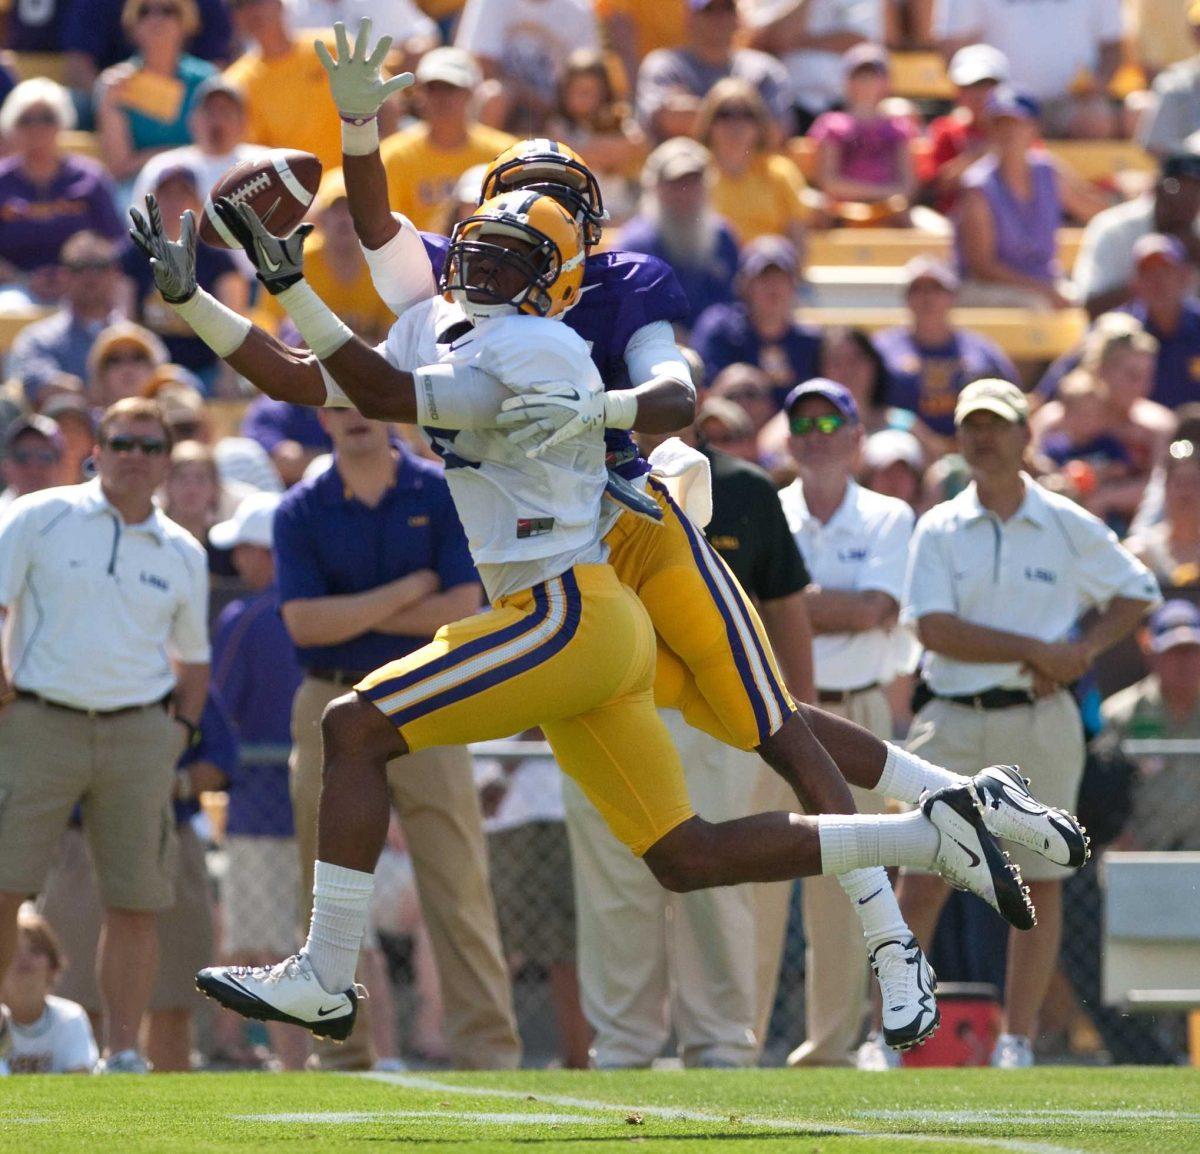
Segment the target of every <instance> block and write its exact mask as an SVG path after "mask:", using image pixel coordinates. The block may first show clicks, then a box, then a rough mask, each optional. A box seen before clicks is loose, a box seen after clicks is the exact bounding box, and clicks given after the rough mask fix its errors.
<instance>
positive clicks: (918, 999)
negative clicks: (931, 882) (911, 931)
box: [870, 937, 941, 1050]
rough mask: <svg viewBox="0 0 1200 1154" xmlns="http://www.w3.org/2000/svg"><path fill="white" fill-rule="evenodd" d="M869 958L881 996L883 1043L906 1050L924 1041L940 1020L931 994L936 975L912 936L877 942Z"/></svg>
mask: <svg viewBox="0 0 1200 1154" xmlns="http://www.w3.org/2000/svg"><path fill="white" fill-rule="evenodd" d="M870 957H871V969H873V970H874V971H875V977H876V978H878V979H879V989H880V991H881V993H882V994H883V1040H884V1041H885V1042H886V1043H887V1044H888V1045H889V1046H891V1047H892V1048H893V1049H896V1050H907V1049H908V1048H909V1047H910V1046H915V1045H916V1044H917V1043H918V1042H920V1041H923V1040H924V1039H925V1038H928V1037H929V1035H930V1034H932V1033H933V1031H934V1030H936V1029H937V1026H938V1022H939V1021H940V1020H941V1018H940V1015H939V1013H938V1007H937V999H936V998H935V997H934V993H933V992H934V990H936V989H937V976H936V975H935V974H934V972H933V967H932V966H931V965H930V964H929V962H928V961H926V959H925V955H924V954H923V953H922V952H921V947H920V946H918V945H917V939H916V938H913V937H910V938H908V939H907V940H906V941H904V940H901V939H899V938H894V939H892V940H891V941H887V942H881V943H880V944H879V945H878V946H876V947H875V948H874V949H873V950H872V951H871V955H870Z"/></svg>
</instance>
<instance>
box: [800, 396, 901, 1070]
mask: <svg viewBox="0 0 1200 1154" xmlns="http://www.w3.org/2000/svg"><path fill="white" fill-rule="evenodd" d="M784 408H785V412H786V413H787V417H788V425H789V431H790V437H789V440H788V449H789V451H790V453H791V456H792V459H793V460H794V461H795V462H796V467H797V470H798V471H799V474H800V475H799V478H798V479H797V480H796V481H794V482H792V484H791V485H789V486H788V487H787V488H786V489H784V490H783V492H782V493H780V494H779V500H780V502H781V503H782V505H783V511H784V514H785V516H786V517H787V521H788V527H789V528H790V529H791V531H792V536H793V537H794V538H795V540H796V544H797V545H798V546H799V548H800V552H801V554H802V555H803V557H804V562H805V564H806V565H807V566H808V571H809V573H810V574H811V576H812V584H810V585H809V586H808V587H807V588H806V589H805V591H804V600H805V604H806V606H807V607H808V615H809V618H810V619H811V621H812V630H813V679H814V681H815V682H816V686H817V702H818V703H819V704H820V706H821V708H822V709H826V710H828V711H829V712H831V713H836V714H838V715H839V716H840V717H845V718H848V719H849V720H850V721H853V722H856V723H857V724H859V725H861V726H863V727H864V728H866V729H869V730H870V731H871V732H872V733H873V734H875V736H876V737H879V738H882V739H883V740H891V738H892V736H893V734H892V712H891V709H890V708H889V706H888V702H887V698H886V697H885V695H884V690H883V687H884V686H885V685H887V683H888V682H889V681H891V680H892V678H893V677H895V676H896V674H897V673H899V672H908V670H907V669H904V670H902V669H901V668H900V666H901V664H903V662H904V660H905V659H906V658H907V656H908V654H909V653H910V652H912V649H913V646H912V643H911V639H909V638H908V637H907V635H902V631H901V630H900V629H899V626H898V625H897V618H898V617H899V613H900V597H901V594H902V592H903V589H904V572H905V568H906V567H907V564H908V543H909V538H910V537H911V535H912V528H913V513H912V510H911V509H910V508H909V507H908V506H907V505H906V504H905V503H904V502H903V501H899V500H897V499H896V498H895V497H885V496H884V495H883V494H882V493H873V492H871V490H870V489H864V488H863V487H862V486H861V485H859V484H857V483H856V482H855V480H854V471H855V469H856V468H857V466H858V462H859V457H860V454H861V451H862V443H863V428H862V424H861V422H860V421H859V416H858V408H857V406H856V405H855V403H854V398H853V397H852V396H851V395H850V393H849V391H848V390H846V389H845V388H843V387H842V386H841V385H839V384H836V383H835V382H833V381H829V380H825V379H824V378H820V377H818V378H816V379H814V380H811V381H805V382H804V383H803V384H800V385H797V386H796V388H794V389H793V390H792V391H791V393H790V394H789V395H788V397H787V400H786V402H785V406H784ZM850 792H851V793H852V794H853V795H854V802H855V805H856V806H857V807H858V811H859V813H882V812H883V808H884V807H883V799H882V798H880V797H879V796H878V795H877V794H873V793H868V792H867V791H866V790H862V789H856V788H855V787H853V786H851V788H850ZM802 885H803V903H804V932H805V938H806V940H807V943H808V953H807V964H806V968H805V999H804V1006H805V1018H806V1025H807V1037H806V1039H805V1041H804V1043H803V1044H802V1045H801V1046H799V1047H798V1048H797V1049H796V1050H794V1051H793V1052H792V1054H791V1055H790V1056H789V1058H788V1065H791V1066H796V1065H805V1066H847V1065H850V1064H851V1062H852V1058H851V1048H852V1047H853V1046H854V1045H855V1044H856V1043H857V1042H858V1036H859V1033H860V1032H861V1029H862V1024H863V1019H864V1017H865V1016H866V1012H867V1006H868V1001H867V992H868V969H867V965H866V962H865V961H864V960H862V959H863V958H864V955H863V927H862V925H861V923H860V922H859V920H858V918H857V916H856V915H855V911H854V909H853V908H852V906H851V903H850V899H849V898H848V897H847V896H846V893H845V891H844V890H843V889H842V887H841V886H840V885H839V884H838V880H837V878H833V877H828V878H805V879H804V882H803V883H802Z"/></svg>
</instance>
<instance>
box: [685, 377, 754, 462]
mask: <svg viewBox="0 0 1200 1154" xmlns="http://www.w3.org/2000/svg"><path fill="white" fill-rule="evenodd" d="M742 372H745V373H746V374H747V377H746V378H742V379H740V380H739V379H738V377H739V375H740V374H741V373H742ZM727 373H728V374H730V375H729V376H728V377H726V381H725V384H726V385H727V386H728V387H729V388H730V389H731V390H733V389H735V388H737V389H740V391H739V392H738V396H742V397H745V396H746V395H747V394H748V393H749V392H750V391H751V386H750V385H749V383H748V381H752V380H753V378H752V377H750V376H749V374H752V373H757V370H756V369H753V368H751V367H750V366H749V365H730V366H729V369H728V370H727ZM718 379H719V378H718ZM759 395H760V396H761V395H762V394H761V392H760V394H759ZM695 427H696V433H697V435H698V436H699V438H700V440H701V441H703V442H704V444H706V445H708V446H710V447H711V448H713V449H719V450H720V451H721V452H722V453H725V454H726V455H727V456H730V457H736V458H737V459H738V460H739V461H748V462H749V463H750V464H752V465H757V464H758V429H757V428H756V427H755V424H754V418H753V417H751V416H750V413H749V412H748V411H747V408H746V407H745V406H744V405H743V404H742V403H741V402H740V401H735V400H732V399H731V398H730V397H729V396H727V395H723V394H721V395H717V396H710V397H709V398H708V400H706V401H705V402H704V404H702V405H701V406H700V407H699V408H698V409H697V410H696V421H695Z"/></svg>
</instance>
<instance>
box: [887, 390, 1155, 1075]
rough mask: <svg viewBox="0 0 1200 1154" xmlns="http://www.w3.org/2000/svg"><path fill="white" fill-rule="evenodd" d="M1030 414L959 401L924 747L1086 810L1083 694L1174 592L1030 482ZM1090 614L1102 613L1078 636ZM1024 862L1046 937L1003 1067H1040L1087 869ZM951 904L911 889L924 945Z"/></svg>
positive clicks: (1012, 970)
mask: <svg viewBox="0 0 1200 1154" xmlns="http://www.w3.org/2000/svg"><path fill="white" fill-rule="evenodd" d="M1028 414H1029V408H1028V404H1027V402H1026V400H1025V397H1024V395H1023V394H1022V393H1021V391H1020V389H1018V388H1017V387H1016V386H1015V385H1013V384H1010V383H1009V382H1007V381H999V380H982V381H975V382H974V383H972V384H970V385H968V386H967V388H965V389H964V390H963V391H962V393H961V394H960V395H959V399H958V406H957V408H956V410H955V423H956V426H957V429H958V440H959V447H960V451H961V452H962V455H963V456H964V458H965V459H966V462H967V466H968V468H969V469H970V471H971V476H972V482H971V484H970V485H969V486H968V487H967V489H965V490H964V491H963V492H962V493H960V494H959V495H958V496H957V497H955V498H954V499H953V500H951V501H947V502H944V503H943V504H941V505H937V506H935V507H934V508H933V509H931V510H930V511H929V512H928V513H926V514H925V515H924V516H923V517H922V518H921V519H920V521H918V523H917V527H916V531H915V533H914V535H913V542H912V547H911V556H910V561H909V569H908V577H907V583H906V588H905V593H904V601H903V610H902V614H901V620H902V621H903V622H905V623H906V624H908V625H910V626H912V627H913V628H915V629H916V631H917V635H918V637H919V639H920V641H921V643H922V645H923V646H924V647H925V651H926V652H925V658H924V663H923V669H922V675H923V678H924V682H925V684H926V686H927V688H928V691H929V693H930V694H931V698H930V700H929V701H928V703H927V704H926V705H925V706H923V707H922V708H921V710H920V711H919V712H918V713H917V715H916V717H915V718H914V720H913V725H912V729H911V730H910V736H909V749H910V750H911V751H912V752H913V753H916V754H919V755H920V756H921V757H928V758H933V759H935V760H936V761H937V762H938V764H945V765H947V766H948V767H949V768H952V769H957V770H958V771H959V772H965V771H967V770H968V768H974V767H977V766H979V765H980V764H983V765H987V764H988V763H989V762H1005V763H1016V764H1018V765H1020V766H1021V769H1022V772H1023V773H1026V774H1028V775H1029V776H1030V777H1031V778H1034V779H1035V780H1036V781H1037V782H1038V786H1039V789H1038V793H1039V797H1040V798H1041V799H1042V800H1043V801H1044V803H1045V804H1047V805H1050V806H1055V807H1062V808H1064V809H1067V810H1073V809H1074V808H1075V802H1076V799H1077V794H1078V790H1079V781H1080V778H1081V776H1082V773H1083V754H1084V749H1083V728H1082V725H1081V722H1080V718H1079V712H1078V709H1077V707H1076V705H1075V701H1074V699H1073V697H1072V695H1071V692H1070V690H1069V688H1068V687H1069V686H1070V685H1071V684H1072V683H1073V682H1075V681H1076V680H1078V679H1079V678H1080V677H1082V676H1083V675H1084V674H1085V673H1087V672H1088V670H1089V669H1090V668H1091V666H1092V663H1093V662H1094V661H1095V660H1096V658H1097V657H1098V656H1099V655H1100V654H1101V653H1103V652H1104V651H1105V650H1107V649H1108V648H1109V647H1110V646H1112V645H1113V644H1115V643H1116V642H1117V641H1119V640H1120V639H1121V638H1122V637H1124V636H1126V635H1127V634H1129V633H1130V632H1131V631H1132V630H1133V629H1134V628H1136V626H1137V624H1138V622H1139V621H1140V620H1141V618H1142V617H1143V615H1144V614H1145V613H1146V612H1147V611H1148V610H1149V609H1150V608H1151V607H1153V605H1154V604H1155V603H1156V602H1157V601H1158V600H1159V594H1158V585H1157V583H1156V582H1155V580H1154V578H1153V576H1152V575H1151V574H1150V572H1149V571H1148V570H1147V569H1146V567H1145V566H1144V565H1142V564H1141V562H1139V561H1138V560H1136V558H1134V557H1133V555H1132V554H1131V553H1129V552H1128V551H1127V550H1126V549H1124V548H1122V547H1121V546H1120V545H1119V544H1118V543H1117V539H1116V537H1115V536H1113V534H1112V533H1111V532H1110V531H1109V530H1108V529H1107V528H1105V526H1104V525H1103V523H1102V522H1100V521H1099V520H1098V519H1097V518H1095V517H1093V516H1092V515H1091V514H1090V513H1087V512H1085V511H1084V510H1083V509H1081V508H1080V507H1079V506H1078V505H1076V504H1075V503H1074V502H1072V501H1070V500H1068V499H1067V498H1065V497H1061V496H1058V495H1056V494H1054V493H1051V492H1049V491H1047V490H1046V489H1044V488H1042V487H1041V486H1040V485H1038V484H1037V483H1036V482H1035V481H1034V480H1033V479H1032V478H1031V477H1030V476H1029V475H1028V474H1026V473H1025V472H1024V471H1023V469H1022V461H1023V458H1024V455H1025V452H1026V450H1027V449H1028V446H1029V439H1030V434H1029V427H1028ZM1089 608H1091V609H1094V610H1096V612H1095V613H1094V614H1093V615H1092V617H1091V618H1090V620H1089V623H1088V624H1087V625H1086V626H1085V627H1083V629H1082V630H1081V631H1079V632H1078V633H1074V632H1073V631H1074V630H1075V628H1076V623H1077V621H1078V619H1079V618H1080V617H1081V615H1082V614H1083V613H1084V611H1085V610H1087V609H1089ZM1010 852H1011V856H1012V858H1013V860H1014V861H1015V862H1016V863H1017V864H1018V865H1019V866H1020V867H1021V871H1022V874H1023V877H1024V880H1025V881H1026V882H1027V883H1029V887H1030V890H1031V897H1032V899H1033V902H1034V904H1035V905H1036V907H1037V911H1038V924H1037V926H1036V927H1035V928H1034V929H1032V930H1029V931H1027V932H1024V933H1017V932H1016V931H1013V932H1012V933H1011V934H1010V936H1009V954H1008V973H1007V980H1006V989H1005V998H1004V1011H1003V1017H1002V1026H1001V1029H1002V1033H1001V1036H1000V1038H999V1040H998V1041H997V1043H996V1048H995V1051H994V1052H993V1055H992V1063H993V1065H997V1066H1002V1067H1015V1066H1028V1065H1031V1064H1032V1062H1033V1050H1032V1045H1031V1041H1030V1040H1031V1038H1032V1037H1033V1036H1034V1035H1035V1034H1036V1032H1037V1020H1038V1014H1039V1011H1040V1009H1041V1005H1042V1001H1043V999H1044V997H1045V995H1046V990H1047V988H1048V986H1049V983H1050V979H1051V976H1052V975H1053V973H1054V970H1055V967H1056V965H1057V961H1058V953H1059V945H1060V932H1061V926H1062V878H1064V877H1065V876H1067V875H1068V874H1069V873H1070V872H1071V867H1070V866H1069V865H1057V864H1055V863H1054V862H1052V861H1049V860H1047V859H1045V858H1041V857H1037V856H1035V855H1033V854H1032V853H1030V852H1029V851H1027V850H1024V849H1021V848H1019V847H1018V848H1013V849H1011V851H1010ZM1075 864H1076V865H1078V864H1081V863H1075ZM947 893H948V891H947V890H946V887H945V886H944V885H943V884H942V883H941V882H940V880H939V879H937V878H935V877H932V876H929V875H917V874H905V875H904V876H903V878H902V881H901V890H900V905H901V908H902V910H903V911H904V912H905V914H906V915H907V916H908V917H909V920H910V924H911V925H912V928H913V931H914V933H915V934H916V936H917V938H918V940H920V941H930V940H932V938H933V932H934V929H935V927H936V924H937V918H938V915H939V913H940V911H941V908H942V905H943V903H944V901H945V899H946V896H947Z"/></svg>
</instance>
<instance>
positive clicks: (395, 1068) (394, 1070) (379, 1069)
mask: <svg viewBox="0 0 1200 1154" xmlns="http://www.w3.org/2000/svg"><path fill="white" fill-rule="evenodd" d="M371 1069H372V1070H374V1071H375V1073H377V1074H403V1073H405V1072H406V1071H407V1070H408V1063H407V1062H405V1060H404V1059H403V1058H376V1059H375V1065H374V1066H372V1067H371Z"/></svg>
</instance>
